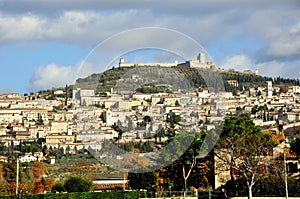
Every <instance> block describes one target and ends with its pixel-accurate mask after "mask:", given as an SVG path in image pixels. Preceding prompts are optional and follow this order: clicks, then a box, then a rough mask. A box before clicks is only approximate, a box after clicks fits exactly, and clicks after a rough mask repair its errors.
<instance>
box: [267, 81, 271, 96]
mask: <svg viewBox="0 0 300 199" xmlns="http://www.w3.org/2000/svg"><path fill="white" fill-rule="evenodd" d="M266 91H267V92H266V93H267V98H272V81H267V88H266Z"/></svg>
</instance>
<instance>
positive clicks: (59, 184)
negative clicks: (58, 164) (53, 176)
mask: <svg viewBox="0 0 300 199" xmlns="http://www.w3.org/2000/svg"><path fill="white" fill-rule="evenodd" d="M52 191H55V192H56V191H57V192H64V191H66V189H65V186H64V183H62V182H56V183H54V184H53V186H52Z"/></svg>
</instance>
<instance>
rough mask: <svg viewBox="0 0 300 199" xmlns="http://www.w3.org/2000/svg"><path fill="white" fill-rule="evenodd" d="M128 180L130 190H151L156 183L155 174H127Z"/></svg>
mask: <svg viewBox="0 0 300 199" xmlns="http://www.w3.org/2000/svg"><path fill="white" fill-rule="evenodd" d="M128 180H129V185H130V187H131V188H132V189H147V190H151V189H153V188H154V187H155V185H156V183H157V175H156V173H155V172H147V173H128Z"/></svg>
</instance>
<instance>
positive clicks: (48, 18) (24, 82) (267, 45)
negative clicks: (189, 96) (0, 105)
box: [0, 0, 300, 94]
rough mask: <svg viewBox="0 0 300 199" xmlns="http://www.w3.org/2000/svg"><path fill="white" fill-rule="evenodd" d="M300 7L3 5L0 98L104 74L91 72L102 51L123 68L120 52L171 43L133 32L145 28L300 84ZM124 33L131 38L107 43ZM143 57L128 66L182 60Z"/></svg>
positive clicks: (154, 54) (50, 1) (269, 0)
mask: <svg viewBox="0 0 300 199" xmlns="http://www.w3.org/2000/svg"><path fill="white" fill-rule="evenodd" d="M299 8H300V1H298V0H286V1H282V0H252V1H248V0H214V1H211V0H201V1H199V0H185V1H182V0H165V1H158V0H144V1H141V0H127V1H111V0H110V1H106V0H105V1H102V0H84V1H83V0H0V68H1V72H0V93H3V92H17V93H19V94H24V93H29V92H34V91H38V90H44V89H51V88H53V87H59V86H64V85H66V84H73V83H74V82H75V80H76V78H78V77H81V76H82V77H83V76H85V75H89V74H91V73H94V72H102V71H100V69H99V71H98V69H97V70H95V68H93V67H90V68H89V67H88V66H89V65H90V63H89V59H90V57H91V56H90V55H91V54H93V52H95V50H94V49H95V48H96V49H97V48H99V46H100V48H102V50H104V49H105V50H107V51H105V52H104V51H101V52H102V54H96V55H97V56H94V57H97V58H98V59H99V60H105V59H106V58H107V59H108V58H109V59H111V60H112V61H115V62H114V63H117V62H116V60H117V59H116V58H117V55H116V56H115V57H113V56H111V54H110V55H107V54H106V53H108V52H110V50H112V49H113V48H122V46H121V45H124V46H127V49H129V47H131V44H130V43H132V42H140V43H143V41H142V39H148V41H150V42H154V43H156V42H157V43H156V44H157V45H159V43H164V42H165V41H168V40H166V39H167V38H169V37H168V36H165V35H164V36H160V35H159V34H154V35H153V37H152V38H151V39H150V40H149V38H146V37H145V38H144V37H143V38H141V35H143V34H140V36H136V35H134V34H133V33H132V32H130V30H136V29H142V28H145V27H146V28H147V27H156V28H157V29H159V30H162V32H163V31H164V30H171V32H173V33H174V32H178V34H180V35H181V36H182V37H184V38H185V39H187V38H190V39H192V40H193V41H195V42H197V43H198V44H200V45H201V46H202V47H203V49H205V51H206V52H207V53H208V54H209V55H210V56H211V57H212V59H213V61H214V62H215V63H216V64H217V65H218V66H220V67H221V68H232V69H235V70H241V71H243V70H253V71H254V70H255V69H258V70H259V73H260V74H261V75H265V76H271V77H277V76H281V77H291V78H300V68H299V66H300V12H299ZM146 30H149V29H146ZM126 31H127V33H126ZM128 31H129V32H128ZM124 32H125V33H126V34H127V36H128V35H129V36H130V37H131V39H127V37H126V38H125V39H123V40H120V41H121V42H119V43H114V44H113V45H106V46H105V45H104V44H105V41H107V40H109V41H110V42H108V43H107V44H112V43H113V42H112V41H111V40H110V38H114V39H116V40H117V39H120V38H117V36H116V35H120V33H121V34H122V33H124ZM156 33H157V32H156ZM126 34H125V35H126ZM174 38H175V37H173V39H174ZM178 42H180V41H178ZM120 43H121V44H120ZM166 45H167V44H166ZM145 47H147V46H145ZM168 48H172V49H175V48H176V46H175V47H174V46H173V47H171V45H169V46H166V49H168ZM177 48H179V47H178V46H177ZM124 49H126V48H124ZM136 51H138V53H133V52H135V51H134V50H133V51H132V52H131V51H130V52H129V51H128V52H127V53H125V52H124V51H122V52H119V53H123V54H121V55H122V56H125V57H126V61H127V60H129V61H143V60H146V61H174V60H173V59H175V57H176V56H177V54H176V56H174V55H173V54H172V53H170V52H169V53H166V52H162V53H159V52H158V51H155V50H152V51H151V50H149V49H148V50H145V51H143V50H136ZM187 51H188V50H187ZM114 55H115V54H114ZM191 55H192V53H191ZM177 57H178V56H177ZM184 58H185V59H192V58H195V57H184ZM99 63H101V61H100V62H99ZM103 63H104V62H103ZM83 65H84V67H82V66H83ZM110 66H111V65H110ZM82 68H84V73H82V74H80V75H79V73H81V71H82ZM102 69H104V68H103V67H102Z"/></svg>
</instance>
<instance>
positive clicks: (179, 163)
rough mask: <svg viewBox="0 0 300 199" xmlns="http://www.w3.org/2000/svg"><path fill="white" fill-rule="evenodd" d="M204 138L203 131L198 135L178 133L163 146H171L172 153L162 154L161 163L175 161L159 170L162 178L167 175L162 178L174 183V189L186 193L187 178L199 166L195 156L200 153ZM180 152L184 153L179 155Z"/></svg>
mask: <svg viewBox="0 0 300 199" xmlns="http://www.w3.org/2000/svg"><path fill="white" fill-rule="evenodd" d="M204 136H205V132H204V131H202V132H201V134H200V135H199V134H196V135H195V134H193V133H184V132H180V133H179V134H178V135H177V136H176V137H173V138H171V139H169V140H168V141H167V142H166V143H165V145H170V144H171V145H172V146H171V147H172V153H170V152H169V151H167V152H166V153H162V155H161V159H162V162H163V163H168V162H172V161H173V160H174V159H176V160H175V161H174V162H173V163H172V164H171V165H169V166H167V167H165V168H164V169H162V170H161V171H162V172H163V173H164V174H163V173H162V176H163V175H167V176H164V178H165V179H167V180H171V181H172V182H174V184H175V186H176V187H175V188H176V189H180V188H183V190H184V191H185V192H186V191H187V188H188V179H189V177H190V176H191V174H192V173H193V171H195V170H194V169H195V168H196V167H197V166H200V165H198V164H197V163H198V162H197V156H198V155H199V153H200V149H201V146H202V143H203V137H204ZM186 147H187V149H186ZM181 152H184V153H183V154H180V153H181ZM180 155H181V156H180ZM178 156H179V157H178ZM178 178H181V179H182V180H178ZM182 182H183V184H182Z"/></svg>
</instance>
